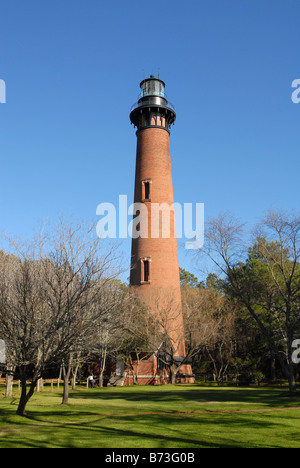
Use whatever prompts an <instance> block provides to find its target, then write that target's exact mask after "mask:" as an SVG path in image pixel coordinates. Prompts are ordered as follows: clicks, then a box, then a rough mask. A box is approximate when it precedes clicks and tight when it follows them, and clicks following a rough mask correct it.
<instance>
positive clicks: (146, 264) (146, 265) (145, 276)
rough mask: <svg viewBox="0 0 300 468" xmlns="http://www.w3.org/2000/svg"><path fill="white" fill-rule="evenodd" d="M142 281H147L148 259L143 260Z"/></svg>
mask: <svg viewBox="0 0 300 468" xmlns="http://www.w3.org/2000/svg"><path fill="white" fill-rule="evenodd" d="M144 281H149V260H144Z"/></svg>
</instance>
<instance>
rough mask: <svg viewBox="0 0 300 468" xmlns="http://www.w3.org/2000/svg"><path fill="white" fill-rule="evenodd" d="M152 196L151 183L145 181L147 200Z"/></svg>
mask: <svg viewBox="0 0 300 468" xmlns="http://www.w3.org/2000/svg"><path fill="white" fill-rule="evenodd" d="M149 198H150V183H149V182H145V200H149Z"/></svg>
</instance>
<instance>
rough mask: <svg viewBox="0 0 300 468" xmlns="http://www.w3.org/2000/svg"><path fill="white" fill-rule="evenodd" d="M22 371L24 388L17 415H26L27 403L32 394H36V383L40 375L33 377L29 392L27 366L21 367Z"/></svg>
mask: <svg viewBox="0 0 300 468" xmlns="http://www.w3.org/2000/svg"><path fill="white" fill-rule="evenodd" d="M20 372H21V387H22V390H21V396H20V400H19V405H18V409H17V415H18V416H24V415H25V408H26V405H27V403H28V401H29V400H30V398H31V397H32V395H33V394H34V389H35V387H36V383H37V381H38V378H39V376H35V377H33V378H32V381H31V384H30V387H29V391H28V393H27V385H26V383H27V382H26V380H27V379H26V377H27V373H26V366H25V368H21V369H20Z"/></svg>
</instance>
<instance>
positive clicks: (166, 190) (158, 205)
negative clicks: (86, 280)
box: [130, 75, 192, 381]
mask: <svg viewBox="0 0 300 468" xmlns="http://www.w3.org/2000/svg"><path fill="white" fill-rule="evenodd" d="M140 88H141V94H140V98H139V100H138V102H137V103H136V104H135V105H134V106H133V107H132V109H131V112H130V120H131V123H132V124H134V126H135V127H136V128H137V132H136V135H137V150H136V173H135V191H134V202H135V203H137V204H140V205H139V206H140V208H141V209H140V210H139V211H138V212H137V215H138V218H139V223H138V226H137V232H136V233H135V234H134V233H133V238H132V252H131V254H132V255H131V275H130V285H131V287H132V288H134V289H135V291H136V293H137V295H138V296H139V298H140V299H141V300H142V301H143V302H145V303H146V304H148V305H149V306H150V307H151V309H152V311H153V313H154V314H156V316H157V317H158V318H159V320H160V322H161V323H164V327H165V328H164V331H163V332H164V333H167V334H168V338H169V344H170V343H171V345H172V346H173V352H174V355H175V356H176V360H177V362H180V361H182V359H183V358H184V356H185V342H184V330H183V319H182V313H181V292H180V277H179V265H178V252H177V239H176V231H175V212H174V197H173V183H172V171H171V158H170V144H169V136H170V127H171V125H172V124H173V123H174V122H175V119H176V113H175V109H174V107H173V106H172V104H170V103H169V102H168V101H167V98H166V94H165V83H164V82H163V81H162V80H160V79H158V78H155V77H154V76H153V75H151V76H150V78H147V79H145V80H143V81H142V82H141V83H140ZM157 356H158V359H157V357H156V358H155V357H154V358H153V366H152V375H157V372H158V370H159V369H160V368H164V367H165V366H164V365H163V366H160V362H159V361H160V360H159V352H158V353H157ZM155 359H156V361H155ZM157 369H158V370H157ZM150 373H151V372H150ZM150 373H149V371H148V372H147V374H148V375H150ZM178 375H180V378H179V379H180V380H181V381H191V379H192V370H191V367H190V365H183V366H181V368H180V370H179V372H178Z"/></svg>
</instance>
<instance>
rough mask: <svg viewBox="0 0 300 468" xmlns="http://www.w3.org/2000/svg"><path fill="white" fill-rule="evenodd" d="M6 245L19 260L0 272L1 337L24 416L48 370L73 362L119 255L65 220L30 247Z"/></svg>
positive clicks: (86, 228) (90, 231)
mask: <svg viewBox="0 0 300 468" xmlns="http://www.w3.org/2000/svg"><path fill="white" fill-rule="evenodd" d="M7 240H8V241H9V243H10V246H11V247H14V249H15V252H16V255H18V258H17V260H15V261H14V262H13V266H12V265H11V263H12V262H11V261H9V260H8V258H6V259H5V260H4V262H2V265H1V268H0V276H1V278H0V280H1V281H0V283H1V285H0V335H1V337H2V338H3V340H4V341H5V343H6V345H7V348H8V349H9V354H10V356H12V360H13V361H14V364H15V365H16V366H17V367H18V369H19V372H20V376H21V385H22V392H21V397H20V401H19V406H18V409H17V414H19V415H24V412H25V407H26V404H27V402H28V401H29V399H30V398H31V396H32V394H33V392H34V389H35V386H36V384H37V381H38V380H39V379H40V378H41V377H42V376H43V373H44V371H45V369H46V368H47V366H49V364H51V363H52V362H61V361H62V360H67V359H70V360H71V358H72V353H73V352H74V348H75V349H76V346H77V343H78V341H79V340H80V338H81V337H82V335H83V333H84V331H85V326H86V323H87V321H86V314H87V311H88V310H89V306H90V305H91V304H92V303H93V302H94V301H97V299H98V297H99V294H100V292H101V287H100V284H101V280H103V279H104V278H106V277H109V276H110V277H111V276H112V275H114V274H116V271H115V270H114V271H112V264H113V262H114V260H115V256H114V254H115V252H114V250H107V251H105V252H104V253H101V245H102V244H101V240H100V239H99V238H98V237H97V236H96V234H95V227H94V225H92V226H86V225H85V224H84V223H73V224H71V223H68V222H65V221H61V220H60V221H59V223H58V225H56V226H55V227H54V228H52V229H51V231H50V232H48V233H46V232H45V231H44V232H43V233H42V234H41V235H40V236H39V237H38V239H34V241H32V242H31V243H30V244H29V245H27V246H26V247H25V246H23V245H20V243H17V242H16V240H15V239H13V238H9V239H7ZM8 273H9V274H8ZM29 379H30V385H29V389H27V381H28V380H29ZM64 387H65V388H64V400H63V401H64V402H66V401H67V389H66V384H65V386H64Z"/></svg>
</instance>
